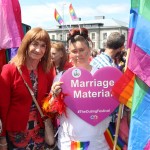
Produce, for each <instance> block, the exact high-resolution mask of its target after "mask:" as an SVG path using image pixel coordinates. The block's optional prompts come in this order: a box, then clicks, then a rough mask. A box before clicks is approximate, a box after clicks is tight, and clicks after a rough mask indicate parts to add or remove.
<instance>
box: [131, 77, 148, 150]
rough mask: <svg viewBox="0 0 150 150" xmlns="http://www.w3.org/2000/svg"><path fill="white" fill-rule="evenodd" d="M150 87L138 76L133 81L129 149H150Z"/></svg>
mask: <svg viewBox="0 0 150 150" xmlns="http://www.w3.org/2000/svg"><path fill="white" fill-rule="evenodd" d="M149 118H150V88H149V87H148V86H147V85H146V84H145V83H144V82H143V81H142V80H141V79H139V78H138V77H136V79H135V83H134V93H133V100H132V110H131V122H130V131H129V141H128V149H129V150H150V119H149Z"/></svg>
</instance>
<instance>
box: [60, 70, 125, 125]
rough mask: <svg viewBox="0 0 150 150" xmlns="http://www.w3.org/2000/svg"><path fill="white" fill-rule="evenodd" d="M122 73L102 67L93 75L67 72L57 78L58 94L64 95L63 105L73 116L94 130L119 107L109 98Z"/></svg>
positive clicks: (76, 71) (80, 71) (115, 101)
mask: <svg viewBox="0 0 150 150" xmlns="http://www.w3.org/2000/svg"><path fill="white" fill-rule="evenodd" d="M121 75H122V72H121V71H120V70H118V69H117V68H114V67H104V68H102V69H99V70H97V71H96V73H95V74H94V75H92V74H91V73H90V72H88V71H87V70H85V69H82V68H70V69H68V70H67V71H66V72H64V74H63V76H62V77H61V82H63V85H62V92H63V93H66V94H68V96H66V97H65V100H64V101H65V103H66V105H67V107H69V108H70V109H71V110H72V111H73V112H74V113H75V114H76V115H78V116H79V117H80V118H81V119H83V120H84V121H86V122H87V123H89V124H91V125H93V126H95V125H97V124H98V123H100V122H101V121H103V120H104V119H105V118H106V117H108V116H109V115H110V114H111V113H112V112H113V111H114V110H115V109H116V107H117V106H118V105H119V102H118V101H117V100H116V98H115V97H113V95H112V94H111V90H112V87H113V86H114V84H115V82H116V81H117V80H118V79H119V78H120V77H121Z"/></svg>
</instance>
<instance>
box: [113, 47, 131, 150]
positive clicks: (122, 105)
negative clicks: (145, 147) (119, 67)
mask: <svg viewBox="0 0 150 150" xmlns="http://www.w3.org/2000/svg"><path fill="white" fill-rule="evenodd" d="M129 55H130V49H128V51H127V57H126V64H125V70H126V69H127V66H128V60H129ZM124 72H125V71H124ZM123 108H124V104H122V103H121V104H120V105H119V111H118V117H117V125H116V130H115V138H114V146H113V150H116V146H117V141H118V135H119V127H120V121H121V117H122V111H123Z"/></svg>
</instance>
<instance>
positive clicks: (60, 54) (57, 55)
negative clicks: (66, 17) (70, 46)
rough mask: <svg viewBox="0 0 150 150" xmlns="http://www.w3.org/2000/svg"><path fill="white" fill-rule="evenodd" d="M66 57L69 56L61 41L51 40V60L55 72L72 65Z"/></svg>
mask: <svg viewBox="0 0 150 150" xmlns="http://www.w3.org/2000/svg"><path fill="white" fill-rule="evenodd" d="M68 59H69V57H68V54H67V52H66V49H65V46H64V44H63V43H62V42H53V43H52V44H51V60H52V62H53V64H54V67H55V70H56V74H58V73H59V72H61V71H63V70H66V69H68V68H70V67H72V64H71V63H70V62H69V60H68Z"/></svg>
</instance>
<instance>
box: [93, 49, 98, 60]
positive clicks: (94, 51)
mask: <svg viewBox="0 0 150 150" xmlns="http://www.w3.org/2000/svg"><path fill="white" fill-rule="evenodd" d="M97 54H98V52H97V50H96V49H93V50H92V51H91V56H92V58H94V57H96V56H97Z"/></svg>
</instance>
